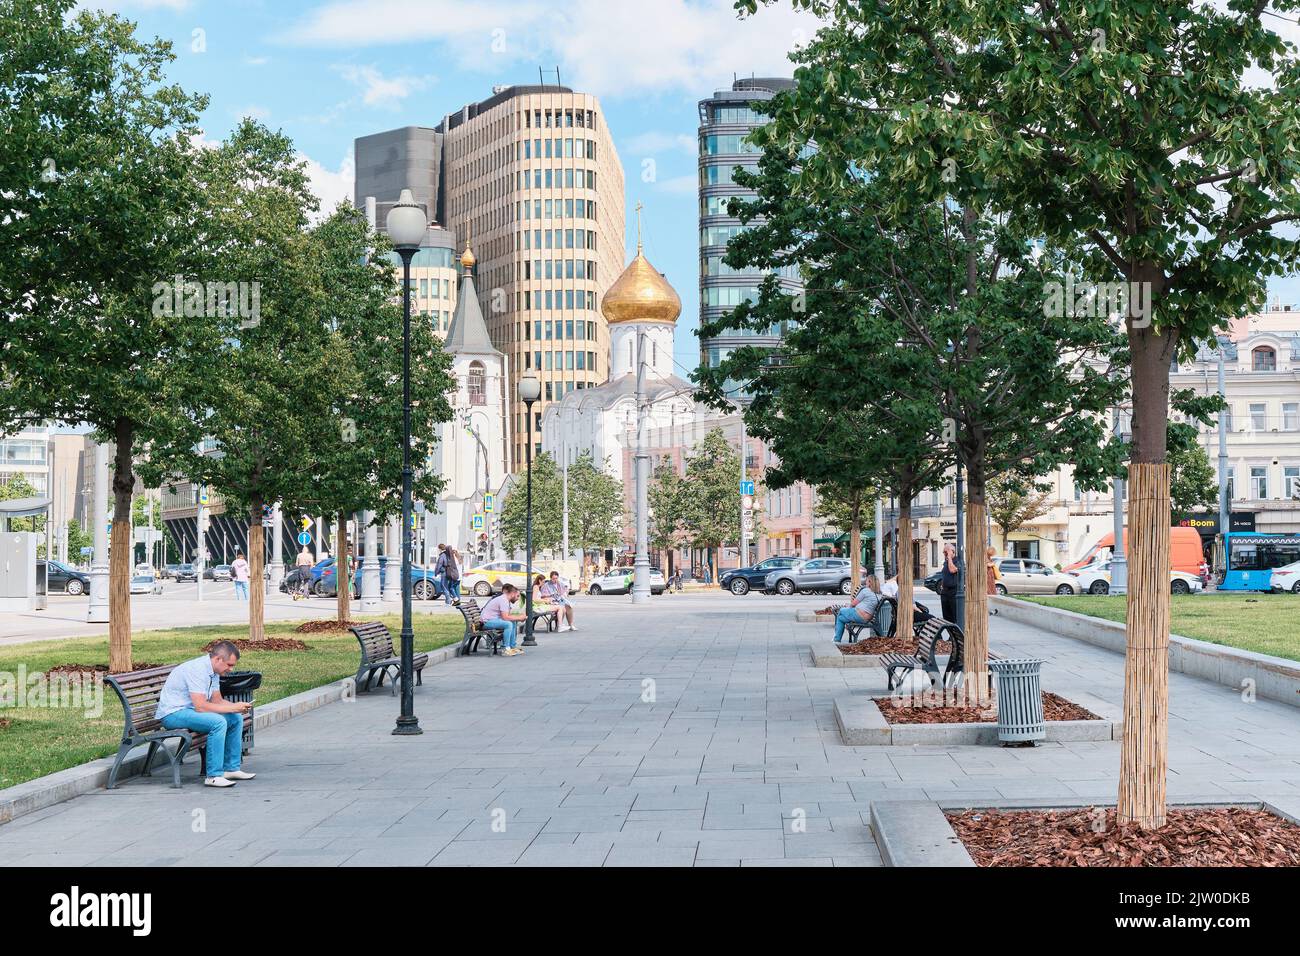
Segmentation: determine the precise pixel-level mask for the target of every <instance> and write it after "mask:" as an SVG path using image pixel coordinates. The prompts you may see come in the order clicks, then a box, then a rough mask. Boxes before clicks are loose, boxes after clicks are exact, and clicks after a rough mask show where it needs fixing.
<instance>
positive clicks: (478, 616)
mask: <svg viewBox="0 0 1300 956" xmlns="http://www.w3.org/2000/svg"><path fill="white" fill-rule="evenodd" d="M452 604H453V605H454V606H455V608H456V610H458V611H460V616H461V617H463V618H464V619H465V636H464V637H462V638H461V640H460V654H461V656H462V657H464V656H465V655H466V654H475V653H477V652H478V645H479V641H482V640H484V639H486V640H487V642H488V647H490V648H491V649H492V653H493V654H495V653H496V652H497V647H498V646H499V645H500V643H501V632H500V631H494V630H492V629H491V628H487V627H484V626H483V612H482V609H481V608H480V607H479V606H478V601H475V600H474V599H473V598H460V599H458V600H455V601H453V602H452Z"/></svg>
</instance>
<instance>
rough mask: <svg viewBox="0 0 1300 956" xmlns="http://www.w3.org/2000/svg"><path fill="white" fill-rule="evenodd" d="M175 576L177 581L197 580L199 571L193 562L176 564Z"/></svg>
mask: <svg viewBox="0 0 1300 956" xmlns="http://www.w3.org/2000/svg"><path fill="white" fill-rule="evenodd" d="M175 578H176V580H177V581H197V580H198V579H199V572H198V571H197V570H195V568H194V565H192V564H180V565H177V566H176V574H175Z"/></svg>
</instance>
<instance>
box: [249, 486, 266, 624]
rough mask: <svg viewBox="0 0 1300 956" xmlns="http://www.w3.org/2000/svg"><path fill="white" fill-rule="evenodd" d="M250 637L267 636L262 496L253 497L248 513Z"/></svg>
mask: <svg viewBox="0 0 1300 956" xmlns="http://www.w3.org/2000/svg"><path fill="white" fill-rule="evenodd" d="M247 558H248V639H249V640H250V641H260V640H262V639H264V638H265V637H266V585H265V583H264V582H263V581H262V574H263V572H264V568H265V565H266V560H265V559H266V541H265V540H264V537H263V532H262V498H261V496H260V495H255V496H254V497H253V500H252V503H251V507H250V509H249V515H248V554H247Z"/></svg>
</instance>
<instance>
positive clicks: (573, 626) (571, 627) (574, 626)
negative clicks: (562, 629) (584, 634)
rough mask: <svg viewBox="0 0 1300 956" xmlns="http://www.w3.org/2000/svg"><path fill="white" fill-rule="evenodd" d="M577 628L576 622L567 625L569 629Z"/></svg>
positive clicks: (574, 629)
mask: <svg viewBox="0 0 1300 956" xmlns="http://www.w3.org/2000/svg"><path fill="white" fill-rule="evenodd" d="M577 629H578V625H576V624H570V625H569V630H571V631H576V630H577Z"/></svg>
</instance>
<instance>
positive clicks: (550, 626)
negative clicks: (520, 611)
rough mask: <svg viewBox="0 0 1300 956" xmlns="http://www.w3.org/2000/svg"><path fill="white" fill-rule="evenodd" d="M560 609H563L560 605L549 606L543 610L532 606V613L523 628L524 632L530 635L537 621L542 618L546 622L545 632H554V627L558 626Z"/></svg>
mask: <svg viewBox="0 0 1300 956" xmlns="http://www.w3.org/2000/svg"><path fill="white" fill-rule="evenodd" d="M562 610H564V608H562V607H551V608H547V609H546V610H544V611H539V610H537V608H536V607H534V608H533V615H532V617H530V618H529V619H528V626H527V627H526V628H525V629H524V633H525V634H529V635H531V634H532V633H533V631H534V630H535V629H536V628H537V622H538V621H542V620H544V621H545V622H546V632H547V633H548V634H552V633H554V632H555V629H556V627H558V626H559V624H558V622H559V618H560V612H561V611H562Z"/></svg>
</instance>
